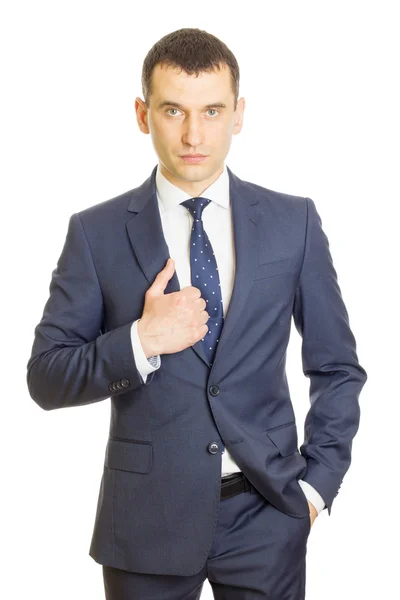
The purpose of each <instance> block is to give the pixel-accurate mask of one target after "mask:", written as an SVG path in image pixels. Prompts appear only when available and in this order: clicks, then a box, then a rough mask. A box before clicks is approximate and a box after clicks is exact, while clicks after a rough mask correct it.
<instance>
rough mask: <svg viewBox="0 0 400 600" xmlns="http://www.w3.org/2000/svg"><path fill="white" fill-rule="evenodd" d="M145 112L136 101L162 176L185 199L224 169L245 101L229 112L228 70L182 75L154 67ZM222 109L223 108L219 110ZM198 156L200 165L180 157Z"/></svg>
mask: <svg viewBox="0 0 400 600" xmlns="http://www.w3.org/2000/svg"><path fill="white" fill-rule="evenodd" d="M152 84H153V92H152V95H151V97H150V100H149V104H150V106H149V108H148V109H147V108H146V105H145V104H144V102H143V101H142V100H141V99H140V98H136V102H135V109H136V115H137V120H138V125H139V127H140V129H141V131H143V133H150V134H151V138H152V143H153V146H154V149H155V151H156V154H157V156H158V158H159V165H160V168H161V172H162V174H163V175H164V176H165V177H166V178H167V179H168V180H169V181H170V182H171V183H173V184H174V185H177V186H178V187H180V188H181V189H183V190H184V191H186V192H187V193H188V194H191V195H193V196H195V195H200V194H201V193H202V192H203V191H204V190H205V189H206V188H207V187H208V186H209V185H211V183H213V182H214V181H215V180H216V179H217V178H218V177H219V175H220V174H221V173H222V170H223V168H224V160H225V157H226V156H227V154H228V152H229V148H230V145H231V141H232V135H235V134H237V133H239V132H240V130H241V128H242V120H243V111H244V99H243V98H241V99H240V100H239V101H238V104H237V108H236V111H234V95H233V91H232V87H231V82H230V71H229V68H228V67H227V66H225V65H224V66H223V68H221V70H220V71H213V72H212V73H205V72H201V73H200V74H199V76H198V77H196V75H187V73H185V72H184V71H180V69H176V68H172V67H166V66H165V65H164V66H162V65H156V67H155V68H154V71H153V77H152ZM221 104H223V105H224V106H220V105H221ZM188 154H203V155H205V156H206V158H204V159H202V160H201V161H200V162H196V163H193V162H189V161H185V160H184V159H183V158H182V156H183V155H188Z"/></svg>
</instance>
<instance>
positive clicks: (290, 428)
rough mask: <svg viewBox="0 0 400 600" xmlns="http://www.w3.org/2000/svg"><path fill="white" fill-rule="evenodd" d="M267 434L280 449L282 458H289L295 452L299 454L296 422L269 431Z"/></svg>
mask: <svg viewBox="0 0 400 600" xmlns="http://www.w3.org/2000/svg"><path fill="white" fill-rule="evenodd" d="M265 433H266V434H267V436H268V437H269V439H270V440H271V441H272V442H273V443H274V444H275V446H276V447H277V448H278V450H279V452H280V454H281V455H282V456H289V455H290V454H293V452H297V450H298V448H297V428H296V423H295V422H294V421H291V422H290V423H285V424H284V425H282V426H279V427H276V428H274V429H270V430H267V431H266V432H265Z"/></svg>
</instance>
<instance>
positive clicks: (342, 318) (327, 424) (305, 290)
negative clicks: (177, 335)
mask: <svg viewBox="0 0 400 600" xmlns="http://www.w3.org/2000/svg"><path fill="white" fill-rule="evenodd" d="M306 207H307V224H306V238H305V247H304V256H303V263H302V267H301V271H300V275H299V279H298V283H297V288H296V293H295V301H294V305H293V318H294V323H295V326H296V329H297V331H298V332H299V334H300V335H301V337H302V353H301V354H302V366H303V372H304V375H305V376H306V377H308V378H309V379H310V391H309V394H310V404H311V407H310V409H309V411H308V413H307V415H306V419H305V423H304V442H303V444H302V445H301V447H300V452H301V454H302V455H303V456H304V457H305V459H306V460H307V472H306V474H305V475H304V476H303V480H304V481H306V482H308V483H309V484H310V485H312V486H313V487H314V488H315V489H316V490H317V491H318V492H319V493H320V495H321V496H322V497H323V498H324V500H325V502H326V507H325V508H327V509H328V514H329V515H330V514H331V507H332V503H333V500H334V498H335V496H336V495H337V493H338V490H339V487H340V485H341V482H342V480H343V477H344V475H345V473H346V471H347V470H348V468H349V466H350V462H351V448H352V439H353V437H354V436H355V434H356V433H357V430H358V427H359V420H360V407H359V402H358V398H359V394H360V391H361V389H362V387H363V385H364V384H365V382H366V380H367V373H366V371H365V370H364V369H363V368H362V367H361V365H360V364H359V362H358V358H357V354H356V342H355V339H354V336H353V334H352V331H351V329H350V325H349V317H348V314H347V310H346V307H345V305H344V302H343V299H342V295H341V291H340V287H339V284H338V281H337V274H336V271H335V268H334V266H333V263H332V258H331V254H330V250H329V242H328V239H327V236H326V235H325V233H324V231H323V229H322V221H321V218H320V216H319V214H318V212H317V210H316V207H315V204H314V202H313V200H311V199H310V198H306Z"/></svg>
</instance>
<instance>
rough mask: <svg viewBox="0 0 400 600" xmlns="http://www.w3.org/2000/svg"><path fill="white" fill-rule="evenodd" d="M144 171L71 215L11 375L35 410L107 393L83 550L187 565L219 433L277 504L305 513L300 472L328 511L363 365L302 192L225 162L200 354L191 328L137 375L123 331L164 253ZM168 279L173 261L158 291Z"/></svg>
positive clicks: (207, 541) (208, 517)
mask: <svg viewBox="0 0 400 600" xmlns="http://www.w3.org/2000/svg"><path fill="white" fill-rule="evenodd" d="M155 173H156V167H155V168H154V170H153V172H152V174H151V175H150V177H149V178H148V179H147V180H146V181H145V182H144V183H143V184H142V185H141V186H140V187H138V188H136V189H133V190H130V191H129V192H126V193H124V194H122V195H120V196H118V197H116V198H113V199H111V200H108V201H106V202H102V203H100V204H97V205H95V206H92V207H90V208H87V209H85V210H82V211H81V212H78V213H75V214H73V215H72V216H71V218H70V221H69V226H68V232H67V236H66V240H65V244H64V247H63V250H62V253H61V255H60V257H59V260H58V263H57V267H56V268H55V270H54V271H53V273H52V279H51V283H50V294H49V298H48V300H47V302H46V305H45V308H44V312H43V317H42V319H41V321H40V322H39V324H38V325H37V326H36V328H35V336H34V342H33V347H32V355H31V357H30V359H29V362H28V365H27V369H28V372H27V383H28V388H29V392H30V395H31V397H32V398H33V400H34V401H35V402H37V404H38V405H39V406H41V407H42V408H43V409H45V410H53V409H57V408H66V407H72V406H79V405H83V404H90V403H93V402H100V401H102V400H105V399H107V398H109V397H111V420H110V430H109V438H108V440H107V444H106V449H105V458H104V472H103V476H102V480H101V485H100V491H99V497H98V505H97V512H96V517H95V524H94V531H93V537H92V541H91V545H90V550H89V554H90V555H91V556H92V557H93V559H94V560H96V561H97V562H99V563H100V564H105V565H110V566H115V567H118V568H121V569H127V570H131V571H136V572H142V573H159V574H182V575H189V574H194V573H196V572H198V571H199V570H200V568H201V567H202V565H203V564H204V562H205V560H206V557H207V553H208V551H209V548H210V546H211V542H212V538H213V533H214V527H215V525H216V517H217V511H218V503H219V499H220V481H221V442H222V441H223V443H224V444H225V445H226V447H227V448H228V450H229V452H230V453H231V455H232V457H233V458H234V460H235V461H236V463H237V464H238V466H239V468H240V469H241V470H242V471H243V473H244V474H245V475H246V477H247V478H248V479H249V480H250V481H251V482H252V483H253V485H254V486H255V487H256V488H257V489H258V490H259V492H260V493H261V494H263V495H264V496H265V498H266V499H267V500H268V501H269V502H271V503H272V504H273V505H274V506H275V507H277V508H278V509H279V510H281V511H283V512H285V513H287V514H288V515H292V516H294V517H304V516H306V515H308V514H309V507H308V502H307V499H306V496H305V494H304V492H303V490H302V489H301V487H300V485H299V483H298V479H300V478H302V479H304V480H305V481H307V482H309V483H310V484H311V485H312V486H314V487H315V488H316V489H317V490H318V492H319V493H320V494H321V496H322V497H323V498H324V500H325V502H326V505H327V509H328V512H329V514H330V512H331V507H332V503H333V500H334V498H335V496H336V495H337V493H338V490H339V487H340V484H341V482H342V480H343V477H344V475H345V473H346V471H347V470H348V468H349V465H350V461H351V446H352V439H353V437H354V435H355V434H356V432H357V429H358V426H359V416H360V410H359V402H358V397H359V393H360V391H361V389H362V387H363V385H364V383H365V381H366V379H367V375H366V372H365V370H364V369H363V368H362V367H361V366H360V364H359V362H358V359H357V354H356V343H355V339H354V336H353V334H352V332H351V329H350V326H349V319H348V314H347V311H346V308H345V305H344V303H343V299H342V296H341V291H340V288H339V285H338V282H337V275H336V272H335V269H334V266H333V264H332V258H331V255H330V250H329V243H328V239H327V237H326V235H325V233H324V231H323V229H322V226H321V219H320V217H319V215H318V212H317V210H316V207H315V204H314V202H313V201H312V200H311V199H310V198H303V197H299V196H291V195H287V194H282V193H278V192H275V191H271V190H268V189H266V188H264V187H261V186H259V185H255V184H253V183H249V182H247V181H243V180H241V179H240V178H239V177H237V176H236V175H234V174H233V173H232V171H231V170H230V169H229V168H228V173H229V179H230V199H231V205H232V218H233V225H234V241H235V253H236V275H235V281H234V288H233V293H232V297H231V301H230V306H229V310H228V311H227V314H226V315H225V322H224V327H223V330H222V333H221V336H220V341H219V344H218V347H217V350H216V354H215V357H214V361H213V365H212V366H210V365H209V363H208V361H207V358H206V356H205V354H204V353H203V349H202V342H201V341H199V342H197V343H196V344H194V345H193V346H191V347H189V348H186V349H185V350H183V351H181V352H177V353H174V354H164V355H162V365H161V367H160V369H158V370H156V371H155V372H153V373H151V374H150V375H149V376H148V379H147V382H146V384H144V383H143V382H142V380H141V378H140V375H139V373H138V371H137V369H136V366H135V360H134V356H133V351H132V345H131V336H130V330H131V325H132V322H133V321H134V320H136V319H138V318H139V317H140V316H141V315H142V312H143V307H144V294H145V292H146V291H147V289H148V288H149V287H150V285H151V284H152V283H153V281H154V278H155V277H156V275H157V273H158V272H159V271H161V270H162V269H163V268H164V266H165V264H166V261H167V259H168V257H169V253H168V247H167V244H166V241H165V238H164V236H163V232H162V225H161V219H160V214H159V209H158V203H157V197H156V187H155ZM179 289H180V286H179V281H178V277H177V275H176V273H174V275H173V277H172V278H171V279H170V281H169V283H168V285H167V288H166V290H165V293H171V292H175V291H178V290H179ZM292 316H293V319H294V323H295V326H296V328H297V330H298V331H299V333H300V334H301V336H302V365H303V371H304V374H305V375H306V376H307V377H308V378H309V379H310V408H309V411H308V413H307V416H306V420H305V424H304V440H303V443H302V445H301V446H300V448H298V440H297V429H296V422H295V415H294V410H293V406H292V402H291V399H290V394H289V389H288V383H287V378H286V373H285V358H286V349H287V344H288V340H289V335H290V327H291V318H292ZM193 540H196V541H195V543H194V542H193Z"/></svg>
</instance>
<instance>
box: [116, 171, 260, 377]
mask: <svg viewBox="0 0 400 600" xmlns="http://www.w3.org/2000/svg"><path fill="white" fill-rule="evenodd" d="M156 170H157V166H156V167H154V169H153V171H152V173H151V175H150V177H149V178H148V179H147V180H146V181H145V182H144V183H143V184H142V185H141V186H140V187H138V188H136V189H135V190H133V192H132V197H131V199H130V202H129V205H128V211H130V212H134V213H137V214H136V216H135V217H134V218H133V219H131V220H130V221H128V223H127V225H126V227H127V232H128V236H129V239H130V242H131V245H132V248H133V251H134V253H135V255H136V258H137V260H138V263H139V265H140V267H141V269H142V271H143V273H144V275H145V276H146V278H147V280H148V282H149V286H150V285H152V283H153V281H154V279H155V277H156V275H157V273H159V271H161V270H162V269H163V268H164V267H165V264H166V262H167V260H168V258H169V250H168V246H167V243H166V241H165V237H164V234H163V229H162V222H161V217H160V212H159V209H158V201H157V192H156V183H155V177H156ZM227 171H228V174H229V193H230V201H231V207H232V221H233V233H234V245H235V259H236V272H235V278H234V286H233V290H232V296H231V299H230V303H229V307H228V311H226V313H225V315H224V316H225V320H224V326H223V328H222V331H221V336H220V339H219V342H218V345H217V349H216V352H215V357H214V361H213V367H215V364H216V362H217V360H219V356H220V355H222V354H221V353H222V352H223V348H224V346H225V345H226V343H227V341H228V340H229V338H230V336H231V334H232V331H233V328H234V326H235V324H236V322H237V321H238V319H240V318H241V317H242V311H243V310H244V308H245V306H246V300H247V297H248V294H249V292H250V289H251V283H252V279H253V274H254V271H255V269H256V266H257V260H258V258H257V230H256V228H257V221H258V218H257V217H258V213H257V211H256V208H255V207H256V206H257V204H258V200H257V199H256V197H255V196H253V195H249V193H248V190H247V189H246V190H245V186H244V184H243V183H242V182H241V180H240V179H239V178H238V177H236V175H234V174H233V173H232V171H231V170H230V169H229V167H227ZM244 192H246V193H244ZM180 289H181V288H180V284H179V279H178V276H177V274H176V271H175V273H174V274H173V276H172V277H171V279H170V280H169V282H168V284H167V287H166V288H165V293H166V294H170V293H172V292H177V291H179V290H180ZM231 343H233V340H231ZM191 348H192V349H193V351H194V352H196V354H197V355H198V356H199V358H201V360H203V361H204V362H205V363H206V365H207V366H210V364H209V362H208V360H207V358H206V355H205V353H204V351H203V343H202V341H201V340H199V341H198V342H196V344H194V345H193V346H191Z"/></svg>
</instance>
